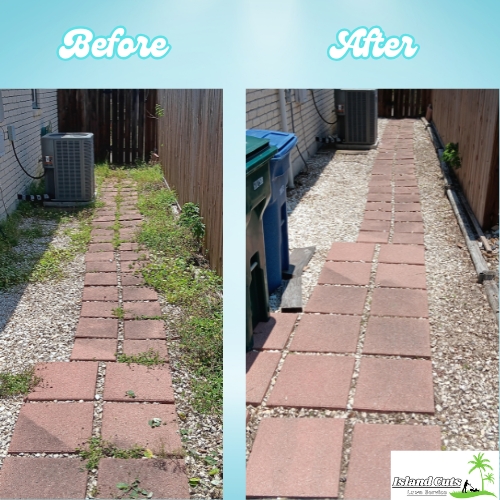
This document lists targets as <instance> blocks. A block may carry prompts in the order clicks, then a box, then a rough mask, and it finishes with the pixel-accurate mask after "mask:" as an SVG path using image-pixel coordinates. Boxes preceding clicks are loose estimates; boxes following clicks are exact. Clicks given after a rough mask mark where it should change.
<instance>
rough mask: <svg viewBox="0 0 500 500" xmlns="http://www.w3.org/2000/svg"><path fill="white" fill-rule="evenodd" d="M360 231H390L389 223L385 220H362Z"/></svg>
mask: <svg viewBox="0 0 500 500" xmlns="http://www.w3.org/2000/svg"><path fill="white" fill-rule="evenodd" d="M360 230H361V231H382V232H384V231H390V230H391V222H390V221H385V220H364V221H363V222H362V223H361V227H360Z"/></svg>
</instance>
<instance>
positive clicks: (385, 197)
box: [366, 193, 392, 203]
mask: <svg viewBox="0 0 500 500" xmlns="http://www.w3.org/2000/svg"><path fill="white" fill-rule="evenodd" d="M391 200H392V194H389V193H368V194H367V195H366V201H369V202H373V201H379V202H384V203H390V202H391Z"/></svg>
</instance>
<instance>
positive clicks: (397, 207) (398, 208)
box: [394, 203, 422, 212]
mask: <svg viewBox="0 0 500 500" xmlns="http://www.w3.org/2000/svg"><path fill="white" fill-rule="evenodd" d="M421 210H422V206H421V205H420V203H395V204H394V211H395V212H420V211H421Z"/></svg>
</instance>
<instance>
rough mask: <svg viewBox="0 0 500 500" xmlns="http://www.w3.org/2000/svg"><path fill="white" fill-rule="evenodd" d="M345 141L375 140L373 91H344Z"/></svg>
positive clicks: (366, 141)
mask: <svg viewBox="0 0 500 500" xmlns="http://www.w3.org/2000/svg"><path fill="white" fill-rule="evenodd" d="M345 99H346V104H345V109H346V119H345V122H346V129H345V142H347V143H351V144H356V143H357V144H374V143H375V142H376V140H377V130H376V119H377V117H376V116H375V111H376V110H375V103H376V101H375V93H374V92H367V91H348V92H346V96H345Z"/></svg>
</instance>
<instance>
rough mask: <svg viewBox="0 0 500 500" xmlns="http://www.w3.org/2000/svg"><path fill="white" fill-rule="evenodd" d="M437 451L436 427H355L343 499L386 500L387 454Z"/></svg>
mask: <svg viewBox="0 0 500 500" xmlns="http://www.w3.org/2000/svg"><path fill="white" fill-rule="evenodd" d="M440 449H441V438H440V431H439V427H437V426H431V425H426V426H421V425H386V424H356V425H355V426H354V432H353V437H352V447H351V455H350V459H349V468H348V470H347V483H346V487H345V492H344V498H349V499H353V500H359V499H361V498H363V499H365V498H366V499H388V498H390V497H391V451H419V450H420V451H424V450H428V451H434V450H440Z"/></svg>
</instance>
